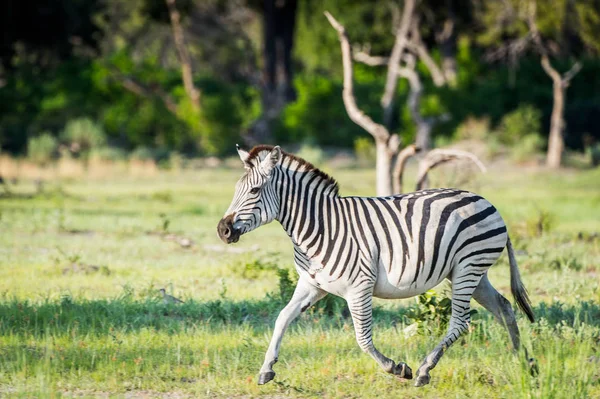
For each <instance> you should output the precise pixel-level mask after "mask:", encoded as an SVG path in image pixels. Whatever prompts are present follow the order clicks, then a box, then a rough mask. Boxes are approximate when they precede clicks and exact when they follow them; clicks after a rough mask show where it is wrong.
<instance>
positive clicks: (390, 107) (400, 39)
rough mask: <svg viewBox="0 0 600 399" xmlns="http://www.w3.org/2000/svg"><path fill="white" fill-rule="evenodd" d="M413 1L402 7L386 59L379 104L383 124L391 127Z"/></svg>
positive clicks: (408, 1)
mask: <svg viewBox="0 0 600 399" xmlns="http://www.w3.org/2000/svg"><path fill="white" fill-rule="evenodd" d="M414 9H415V1H414V0H406V1H405V2H404V8H403V9H402V17H401V19H400V24H399V25H398V27H397V29H396V40H395V42H394V47H393V48H392V53H391V55H390V58H389V60H388V70H387V77H386V81H385V91H384V92H383V97H381V106H382V107H383V124H384V125H385V127H386V128H388V129H391V127H392V117H393V114H394V112H393V111H394V97H395V94H396V86H397V84H398V68H399V65H400V60H401V58H402V54H403V53H404V48H405V47H406V44H407V36H408V32H409V29H410V25H411V19H412V17H413V14H414Z"/></svg>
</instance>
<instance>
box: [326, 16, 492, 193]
mask: <svg viewBox="0 0 600 399" xmlns="http://www.w3.org/2000/svg"><path fill="white" fill-rule="evenodd" d="M325 16H326V17H327V19H328V20H329V23H330V24H331V26H333V28H334V29H335V30H336V31H337V32H338V36H339V39H340V45H341V49H342V63H343V70H344V79H343V92H342V98H343V101H344V106H345V108H346V112H347V113H348V116H349V117H350V119H351V120H352V121H353V122H354V123H356V124H357V125H359V126H360V127H362V128H363V129H365V130H366V131H367V132H368V133H369V134H370V135H371V136H373V138H374V139H375V147H376V150H377V162H376V174H377V195H379V196H387V195H391V194H393V193H401V192H402V176H403V172H404V166H405V164H406V161H407V160H408V159H409V158H410V157H412V156H413V155H415V154H416V153H417V152H418V151H419V146H418V145H409V146H407V147H406V148H404V149H403V150H402V151H401V152H400V153H399V154H398V148H399V146H400V138H399V136H398V135H397V134H391V133H390V132H389V130H388V129H387V128H386V127H385V126H384V125H382V124H379V123H376V122H374V121H373V120H372V119H371V118H370V117H369V116H368V115H366V114H365V113H363V112H362V111H361V110H360V109H359V108H358V106H357V105H356V100H355V98H354V82H353V71H352V59H353V57H352V48H351V46H350V42H349V40H348V36H347V35H346V30H345V28H344V26H343V25H341V24H340V23H339V22H338V21H337V20H336V19H335V18H334V17H333V16H332V15H331V14H330V13H329V12H325ZM398 32H404V31H401V30H398ZM406 44H407V40H405V45H406ZM403 51H404V50H403ZM401 55H402V54H401ZM356 58H357V59H358V60H360V61H361V62H365V63H366V64H369V65H386V64H387V65H388V73H389V70H390V67H391V65H394V68H392V69H393V70H394V71H395V72H394V73H395V74H396V76H401V77H405V78H407V79H408V80H409V82H410V84H411V96H410V98H409V108H410V109H411V113H413V118H414V119H415V121H416V122H417V124H419V125H420V126H421V127H422V129H424V130H427V133H428V135H429V132H430V131H431V126H432V125H433V121H431V120H427V119H426V118H423V117H422V116H421V114H420V110H419V103H420V96H421V93H422V85H421V82H420V80H419V77H418V74H417V73H416V72H415V65H416V61H415V57H414V56H413V55H411V54H408V55H407V56H405V57H404V58H405V59H406V66H401V65H400V59H398V60H397V63H396V64H392V63H391V62H390V60H391V57H390V58H389V59H387V58H385V57H371V56H370V55H369V54H367V53H365V52H362V51H361V52H358V53H357V55H356ZM465 153H466V152H465ZM467 154H469V153H467ZM396 155H397V156H396ZM434 155H435V154H434ZM469 155H470V156H471V157H472V158H475V159H476V157H475V156H474V155H472V154H469ZM459 157H460V155H459V154H454V156H453V157H452V159H456V158H459ZM394 158H395V165H394V167H393V170H392V164H393V163H394ZM447 158H449V156H447ZM425 159H429V158H427V157H426V158H425ZM448 160H449V159H448ZM477 161H478V162H479V160H477ZM440 163H442V162H438V163H434V164H431V165H430V166H429V167H427V168H424V169H423V170H424V176H423V179H426V176H427V172H428V171H429V170H430V169H432V168H434V167H435V166H437V165H438V164H440ZM479 163H480V162H479Z"/></svg>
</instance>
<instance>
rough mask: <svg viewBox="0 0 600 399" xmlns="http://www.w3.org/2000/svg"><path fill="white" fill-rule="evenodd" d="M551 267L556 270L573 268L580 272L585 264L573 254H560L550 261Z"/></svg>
mask: <svg viewBox="0 0 600 399" xmlns="http://www.w3.org/2000/svg"><path fill="white" fill-rule="evenodd" d="M550 268H551V269H554V270H572V271H575V272H579V271H581V270H582V269H583V264H582V263H581V262H580V261H579V259H577V257H576V256H573V255H568V256H567V255H563V256H558V257H556V258H555V259H553V260H552V261H550Z"/></svg>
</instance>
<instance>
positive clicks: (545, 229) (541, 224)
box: [525, 209, 556, 237]
mask: <svg viewBox="0 0 600 399" xmlns="http://www.w3.org/2000/svg"><path fill="white" fill-rule="evenodd" d="M555 220H556V218H555V217H554V214H552V213H551V212H549V211H546V210H543V209H538V211H537V213H535V214H534V215H532V216H530V217H529V218H528V219H527V220H526V221H525V229H526V231H527V234H528V235H529V236H530V237H541V236H542V235H543V234H545V233H549V232H550V231H551V230H552V228H553V227H554V224H555Z"/></svg>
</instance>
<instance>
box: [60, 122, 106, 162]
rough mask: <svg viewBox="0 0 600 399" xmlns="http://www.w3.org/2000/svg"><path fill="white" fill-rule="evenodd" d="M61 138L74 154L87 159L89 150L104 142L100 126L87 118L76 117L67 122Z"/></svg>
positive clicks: (104, 138)
mask: <svg viewBox="0 0 600 399" xmlns="http://www.w3.org/2000/svg"><path fill="white" fill-rule="evenodd" d="M61 139H62V140H63V141H64V142H65V143H66V144H68V145H69V149H70V150H71V152H72V153H73V154H74V155H75V156H80V157H82V158H85V159H87V158H88V157H89V155H90V152H91V151H92V150H94V149H98V148H100V147H102V146H104V144H105V143H106V135H105V134H104V129H102V126H100V125H99V124H97V123H96V122H94V121H93V120H91V119H89V118H78V119H74V120H71V121H69V122H67V124H66V126H65V130H64V131H63V132H62V134H61Z"/></svg>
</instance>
